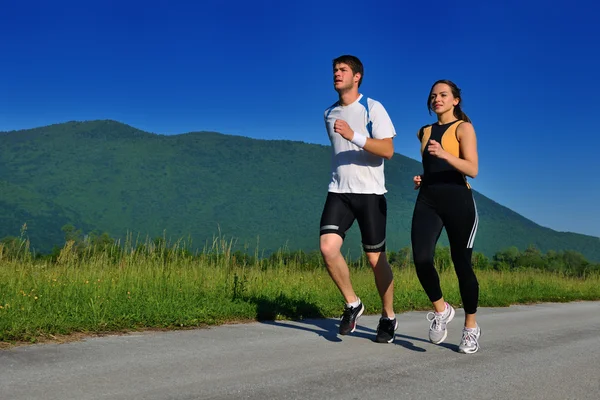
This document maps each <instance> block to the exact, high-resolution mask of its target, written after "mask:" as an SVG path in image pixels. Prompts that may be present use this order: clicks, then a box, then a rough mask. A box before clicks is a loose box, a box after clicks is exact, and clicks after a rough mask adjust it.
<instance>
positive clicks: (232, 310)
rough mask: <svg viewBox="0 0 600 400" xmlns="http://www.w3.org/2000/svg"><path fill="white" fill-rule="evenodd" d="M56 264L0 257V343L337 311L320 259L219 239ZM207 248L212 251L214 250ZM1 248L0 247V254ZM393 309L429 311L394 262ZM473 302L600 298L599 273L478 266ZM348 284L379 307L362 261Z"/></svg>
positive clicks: (450, 287) (449, 290) (453, 290)
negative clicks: (241, 251) (199, 247)
mask: <svg viewBox="0 0 600 400" xmlns="http://www.w3.org/2000/svg"><path fill="white" fill-rule="evenodd" d="M72 245H73V243H71V242H69V243H67V244H66V245H65V248H63V250H62V251H61V254H60V256H59V257H58V258H57V260H55V261H50V260H46V261H42V260H36V259H34V258H33V257H31V256H28V253H27V252H23V254H22V255H20V256H19V257H0V342H17V341H29V342H35V341H38V340H40V339H43V338H48V337H52V336H53V335H67V334H71V333H76V332H83V333H100V332H102V333H106V332H118V331H124V330H136V329H144V328H181V327H197V326H205V325H212V324H219V323H223V322H231V321H248V320H271V319H298V318H309V317H337V316H339V314H340V312H341V310H342V304H343V303H342V298H341V295H340V294H339V292H338V290H337V288H336V287H335V285H334V284H333V282H332V281H331V279H330V277H329V275H328V274H327V272H326V270H325V267H324V266H323V265H322V262H317V263H316V264H315V263H313V264H307V263H305V262H304V261H302V260H300V259H289V258H285V257H282V256H281V257H279V256H275V257H271V258H270V259H269V260H260V259H259V258H258V257H249V258H247V257H246V258H245V257H240V256H239V255H234V254H232V253H231V252H230V250H229V247H228V246H227V244H226V243H221V244H218V246H213V249H210V251H206V252H204V253H201V254H197V255H190V254H187V253H186V252H185V251H181V250H180V249H178V247H177V246H174V247H173V248H171V249H164V248H163V249H160V248H156V247H152V245H149V246H145V247H144V248H143V250H133V249H129V250H127V251H123V250H120V249H117V248H116V247H114V246H113V247H111V248H107V249H105V250H103V251H98V252H95V253H94V252H89V253H88V254H87V255H86V253H82V252H77V251H75V250H74V249H73V248H72ZM215 249H216V250H215ZM0 250H1V249H0ZM1 254H2V252H1V251H0V255H1ZM394 274H395V281H394V282H395V309H396V312H398V313H400V312H404V311H409V310H422V309H428V308H430V303H429V301H428V299H427V297H426V295H425V293H424V291H423V289H422V288H421V286H420V284H419V282H418V280H417V277H416V274H415V273H414V270H413V269H412V268H410V267H404V268H403V267H394ZM477 276H478V279H479V283H480V306H482V307H488V306H490V307H491V306H508V305H510V304H516V303H531V302H547V301H553V302H555V301H574V300H598V299H600V276H599V275H598V274H592V275H589V276H587V277H586V278H585V279H581V278H572V277H567V276H564V275H560V274H556V273H547V272H540V271H534V270H520V271H519V270H517V271H511V272H499V271H493V270H480V271H477ZM351 277H352V281H353V284H354V287H355V290H356V291H357V293H358V294H359V295H360V297H361V298H362V300H363V301H364V302H365V304H366V305H367V306H368V310H367V311H368V313H378V312H379V306H380V300H379V297H378V294H377V291H376V289H375V284H374V279H373V274H372V272H371V270H370V268H368V267H366V266H364V265H359V266H356V267H352V268H351ZM440 279H441V284H442V289H443V291H444V295H445V298H446V299H447V300H448V301H449V302H451V303H452V304H454V305H455V306H459V307H460V302H461V300H460V295H459V291H458V282H457V279H456V276H455V275H454V272H453V271H452V270H447V271H444V272H442V273H441V274H440Z"/></svg>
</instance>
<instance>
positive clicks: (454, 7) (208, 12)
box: [0, 0, 600, 236]
mask: <svg viewBox="0 0 600 400" xmlns="http://www.w3.org/2000/svg"><path fill="white" fill-rule="evenodd" d="M410 3H414V4H410ZM410 3H409V2H400V1H373V2H365V1H345V2H321V4H320V5H318V2H316V1H305V2H298V3H295V2H284V1H262V2H261V1H253V2H242V1H198V2H192V1H189V2H178V1H144V2H142V1H126V0H122V1H112V0H104V1H84V2H82V1H77V2H75V1H60V0H57V1H53V2H48V1H28V0H22V1H18V2H17V1H10V0H5V1H3V2H2V12H1V13H0V54H1V62H0V74H1V76H2V80H1V81H0V82H1V83H0V131H6V130H14V129H24V128H31V127H37V126H42V125H48V124H52V123H59V122H65V121H70V120H90V119H115V120H118V121H121V122H124V123H127V124H130V125H133V126H135V127H137V128H140V129H143V130H146V131H149V132H155V133H162V134H177V133H185V132H189V131H200V130H213V131H218V132H222V133H226V134H236V135H243V136H249V137H253V138H261V139H289V140H298V141H304V142H309V143H318V144H328V140H327V136H326V133H325V130H324V125H323V110H324V109H325V108H326V107H327V106H328V105H330V104H332V103H333V102H334V101H335V100H336V93H335V92H334V90H333V86H332V77H331V60H332V59H333V58H335V57H337V56H339V55H341V54H354V55H356V56H358V57H360V58H361V60H362V61H363V63H364V64H365V76H364V82H363V85H362V87H361V92H362V93H364V94H366V95H368V96H369V97H373V98H375V99H377V100H379V101H381V102H382V104H383V105H384V106H385V107H386V109H387V110H388V112H389V114H390V116H391V118H392V121H393V122H394V125H395V127H396V130H397V132H398V137H397V138H396V139H395V142H394V144H395V149H396V152H398V153H401V154H403V155H406V156H409V157H411V158H415V159H419V147H418V143H417V140H416V138H415V133H416V131H417V129H418V128H419V127H420V126H422V125H425V124H427V123H430V122H432V121H433V120H434V119H433V118H432V117H431V116H429V115H428V113H427V109H426V105H425V104H426V103H425V102H426V97H427V94H428V91H429V88H430V86H431V84H432V83H433V82H434V81H435V80H437V79H451V80H453V81H455V82H456V83H457V84H458V85H459V86H460V87H461V88H462V90H463V97H464V98H463V109H464V111H465V112H466V113H467V114H468V115H469V116H470V117H471V119H472V120H473V122H474V126H475V129H476V132H477V135H478V141H479V157H480V173H479V176H478V177H477V178H476V179H475V180H473V181H472V185H473V187H474V189H475V190H478V191H480V192H481V193H483V194H484V195H486V196H488V197H490V198H492V199H493V200H495V201H497V202H499V203H500V204H503V205H505V206H507V207H509V208H511V209H513V210H515V211H516V212H518V213H520V214H522V215H524V216H525V217H527V218H530V219H532V220H533V221H535V222H537V223H539V224H541V225H543V226H547V227H550V228H552V229H556V230H560V231H572V232H579V233H586V234H590V235H594V236H600V210H599V204H600V179H599V178H598V176H597V175H598V173H600V156H599V155H598V154H599V153H598V152H599V150H600V129H599V128H598V125H597V121H596V120H597V118H598V116H600V113H599V111H598V107H597V100H598V97H599V96H600V80H599V79H598V74H599V72H600V54H599V53H600V52H599V44H598V43H599V42H600V30H599V28H598V22H597V15H598V12H600V6H598V5H596V4H594V2H592V1H577V0H573V1H569V2H567V1H562V0H557V2H555V3H553V5H552V6H549V4H550V3H548V2H547V1H546V2H542V1H537V0H535V1H526V0H523V1H515V0H509V1H503V2H486V1H470V0H465V1H461V2H410ZM418 3H422V4H418ZM368 4H371V5H368ZM407 184H410V183H407Z"/></svg>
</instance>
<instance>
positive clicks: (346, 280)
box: [320, 193, 365, 335]
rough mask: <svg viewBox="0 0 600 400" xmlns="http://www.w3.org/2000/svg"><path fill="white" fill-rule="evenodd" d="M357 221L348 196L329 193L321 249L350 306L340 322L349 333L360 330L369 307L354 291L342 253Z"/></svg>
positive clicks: (342, 332) (334, 279) (343, 329)
mask: <svg viewBox="0 0 600 400" xmlns="http://www.w3.org/2000/svg"><path fill="white" fill-rule="evenodd" d="M353 222H354V213H353V212H352V210H351V208H350V204H349V199H348V197H347V196H346V195H341V194H337V193H329V194H328V195H327V201H326V202H325V207H324V208H323V214H322V216H321V228H320V249H321V254H322V255H323V260H324V261H325V265H326V266H327V271H328V272H329V276H331V279H332V280H333V282H334V283H335V284H336V285H337V287H338V289H339V290H340V292H341V293H342V296H344V300H345V301H346V306H345V307H344V313H343V315H342V318H341V321H340V334H341V335H347V334H349V333H351V332H354V330H355V329H356V321H357V319H358V318H359V317H360V316H361V315H362V313H363V312H364V311H365V307H364V305H363V304H362V302H361V301H360V299H359V298H358V296H357V295H356V293H354V289H353V288H352V282H351V281H350V270H349V269H348V265H347V264H346V260H344V257H343V256H342V252H341V248H342V244H343V242H344V236H345V233H346V231H347V230H348V229H349V228H350V226H352V223H353Z"/></svg>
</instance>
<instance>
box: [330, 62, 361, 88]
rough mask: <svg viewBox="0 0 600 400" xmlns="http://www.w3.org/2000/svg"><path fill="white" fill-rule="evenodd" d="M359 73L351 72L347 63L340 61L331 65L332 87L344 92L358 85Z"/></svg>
mask: <svg viewBox="0 0 600 400" xmlns="http://www.w3.org/2000/svg"><path fill="white" fill-rule="evenodd" d="M359 79H360V74H359V73H356V74H354V73H352V68H350V66H349V65H347V64H344V63H340V64H336V65H335V67H333V87H334V88H335V90H336V91H338V92H344V91H347V90H349V89H352V88H354V86H358V81H359Z"/></svg>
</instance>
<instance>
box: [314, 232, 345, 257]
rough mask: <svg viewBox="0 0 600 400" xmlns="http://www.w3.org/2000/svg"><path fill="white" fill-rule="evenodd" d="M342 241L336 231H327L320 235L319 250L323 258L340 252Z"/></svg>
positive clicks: (334, 255)
mask: <svg viewBox="0 0 600 400" xmlns="http://www.w3.org/2000/svg"><path fill="white" fill-rule="evenodd" d="M343 242H344V240H343V239H342V237H341V236H340V235H338V234H337V233H327V234H324V235H321V239H320V250H321V254H322V255H323V258H325V260H327V259H329V258H333V257H336V256H337V255H339V254H341V249H342V243H343Z"/></svg>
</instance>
